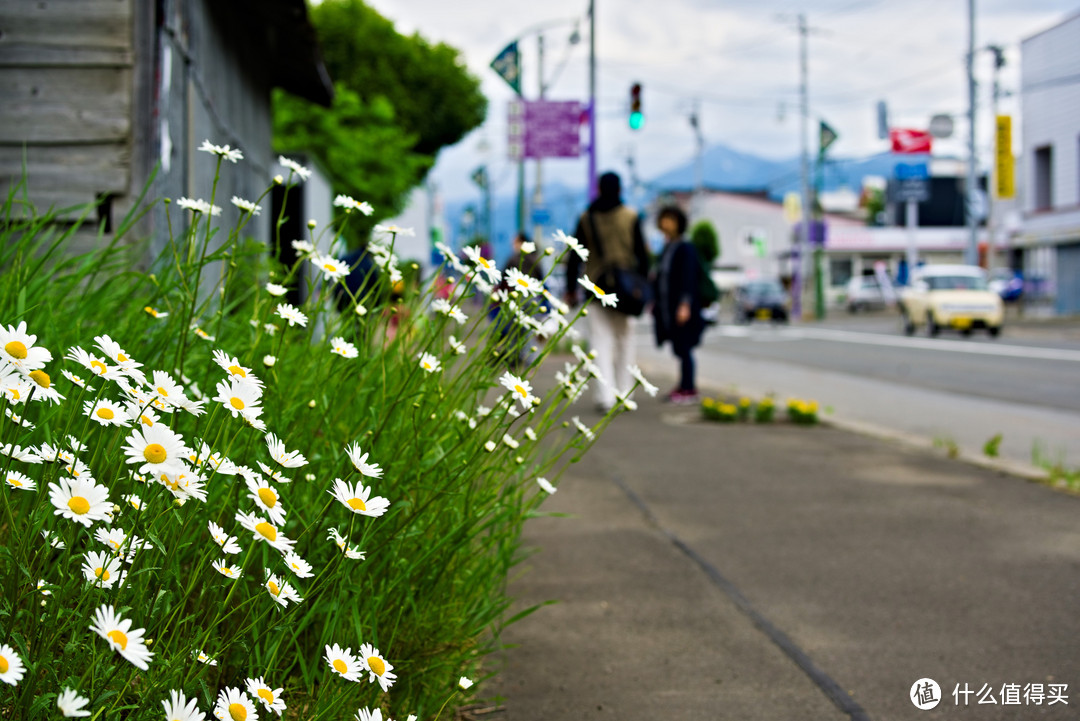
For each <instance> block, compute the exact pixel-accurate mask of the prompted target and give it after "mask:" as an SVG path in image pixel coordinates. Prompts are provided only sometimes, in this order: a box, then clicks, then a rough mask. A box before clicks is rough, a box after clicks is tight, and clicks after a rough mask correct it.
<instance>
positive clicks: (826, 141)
mask: <svg viewBox="0 0 1080 721" xmlns="http://www.w3.org/2000/svg"><path fill="white" fill-rule="evenodd" d="M838 137H840V136H839V135H838V134H837V132H836V131H835V130H833V129H832V128H830V127H829V124H828V123H826V122H825V121H824V120H822V121H821V122H820V125H819V126H818V152H819V153H822V154H824V153H825V151H826V150H828V149H829V146H830V145H832V144H833V143H835V142H836V139H837V138H838Z"/></svg>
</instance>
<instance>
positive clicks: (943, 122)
mask: <svg viewBox="0 0 1080 721" xmlns="http://www.w3.org/2000/svg"><path fill="white" fill-rule="evenodd" d="M930 134H931V135H933V136H934V137H935V138H938V139H942V140H943V139H945V138H951V137H952V134H953V119H952V116H951V115H945V114H944V113H940V114H938V115H935V116H934V117H932V118H930Z"/></svg>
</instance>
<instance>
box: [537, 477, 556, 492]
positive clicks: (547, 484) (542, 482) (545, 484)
mask: <svg viewBox="0 0 1080 721" xmlns="http://www.w3.org/2000/svg"><path fill="white" fill-rule="evenodd" d="M536 482H537V484H539V486H540V487H541V488H542V489H544V492H545V493H554V492H555V491H556V490H557V489H556V488H555V486H553V485H551V481H549V480H548V479H546V478H544V477H543V476H539V477H538V478H537V479H536Z"/></svg>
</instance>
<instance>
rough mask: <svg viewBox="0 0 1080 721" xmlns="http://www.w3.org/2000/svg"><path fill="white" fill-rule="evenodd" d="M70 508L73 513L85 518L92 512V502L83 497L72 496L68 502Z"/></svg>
mask: <svg viewBox="0 0 1080 721" xmlns="http://www.w3.org/2000/svg"><path fill="white" fill-rule="evenodd" d="M68 508H70V509H71V511H72V512H73V513H77V514H78V515H80V516H83V515H86V514H87V513H89V512H90V501H88V500H86V499H85V498H83V497H82V496H72V497H71V500H70V501H68Z"/></svg>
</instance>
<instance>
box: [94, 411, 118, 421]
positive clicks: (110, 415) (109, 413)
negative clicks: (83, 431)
mask: <svg viewBox="0 0 1080 721" xmlns="http://www.w3.org/2000/svg"><path fill="white" fill-rule="evenodd" d="M95 413H96V414H97V417H98V418H104V419H105V420H107V421H111V420H112V419H113V418H114V417H115V416H116V414H115V413H113V412H112V409H111V408H98V409H97V411H95Z"/></svg>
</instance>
